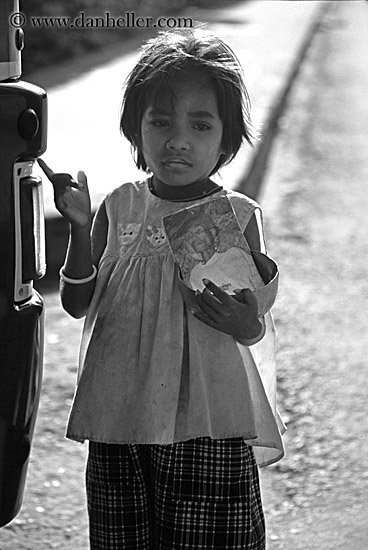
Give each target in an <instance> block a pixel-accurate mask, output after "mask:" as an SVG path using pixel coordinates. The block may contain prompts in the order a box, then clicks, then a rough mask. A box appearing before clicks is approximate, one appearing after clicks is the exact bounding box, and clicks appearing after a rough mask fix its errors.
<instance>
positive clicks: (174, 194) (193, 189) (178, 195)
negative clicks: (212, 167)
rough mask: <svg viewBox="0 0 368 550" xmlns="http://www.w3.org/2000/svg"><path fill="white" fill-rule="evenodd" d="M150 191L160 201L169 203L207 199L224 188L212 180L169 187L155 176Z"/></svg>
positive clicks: (151, 179)
mask: <svg viewBox="0 0 368 550" xmlns="http://www.w3.org/2000/svg"><path fill="white" fill-rule="evenodd" d="M149 188H150V191H151V192H152V193H153V194H154V195H156V197H159V198H160V199H164V200H168V201H179V202H185V201H192V200H196V199H201V198H203V197H207V196H209V195H212V194H213V193H216V192H217V191H220V189H222V187H221V186H220V185H217V184H216V183H215V182H213V181H212V180H210V178H205V179H203V180H200V181H195V182H193V183H189V184H188V185H179V186H176V185H167V183H164V182H163V181H161V180H159V179H158V178H156V177H155V176H152V178H150V180H149Z"/></svg>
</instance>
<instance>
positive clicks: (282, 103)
mask: <svg viewBox="0 0 368 550" xmlns="http://www.w3.org/2000/svg"><path fill="white" fill-rule="evenodd" d="M332 4H333V1H332V0H329V1H328V2H322V3H321V7H320V8H319V9H318V10H317V13H316V15H315V17H314V20H313V22H312V23H311V25H310V27H309V28H308V30H307V32H306V35H305V37H304V40H303V42H302V44H301V46H300V48H299V50H298V52H297V54H296V56H295V60H294V62H293V64H292V66H291V69H290V71H289V74H288V76H287V78H286V81H285V85H284V87H283V88H282V90H281V92H280V94H279V96H278V97H277V99H276V101H275V103H274V105H273V107H271V109H270V114H269V116H268V119H267V120H266V122H265V124H264V126H263V128H264V130H263V132H262V135H261V138H260V142H259V145H258V146H256V150H255V152H254V153H253V155H252V159H251V161H250V163H249V168H248V169H247V171H246V173H245V175H244V177H243V178H241V180H240V181H239V182H238V184H237V185H236V187H235V188H234V190H235V191H238V192H240V193H244V194H245V195H247V196H248V197H250V198H252V199H254V200H257V197H258V196H259V194H260V191H261V187H262V183H263V178H264V175H265V172H266V170H267V164H268V160H269V157H270V154H271V151H272V146H273V143H274V140H275V138H276V137H277V134H278V132H279V129H280V128H279V124H278V122H279V119H280V117H281V116H282V115H283V113H284V112H285V109H286V107H287V101H288V99H289V95H290V93H291V91H292V88H293V85H294V84H295V82H296V80H297V77H298V75H299V72H300V69H301V67H302V65H303V61H304V60H305V58H306V55H307V52H308V50H309V48H310V46H311V44H312V42H313V39H314V37H315V35H316V33H317V32H318V30H319V29H320V27H321V26H322V25H323V23H324V18H325V16H326V13H327V12H328V10H329V9H330V8H331V6H332Z"/></svg>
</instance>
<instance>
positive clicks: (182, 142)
mask: <svg viewBox="0 0 368 550" xmlns="http://www.w3.org/2000/svg"><path fill="white" fill-rule="evenodd" d="M189 148H190V143H189V139H188V136H187V135H186V133H185V132H183V131H177V132H175V134H174V135H172V136H171V137H170V139H169V140H168V141H167V142H166V149H168V150H169V151H170V150H172V151H187V150H188V149H189Z"/></svg>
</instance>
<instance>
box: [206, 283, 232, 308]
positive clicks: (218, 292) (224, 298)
mask: <svg viewBox="0 0 368 550" xmlns="http://www.w3.org/2000/svg"><path fill="white" fill-rule="evenodd" d="M203 283H204V285H205V286H206V288H207V289H208V290H209V291H210V292H211V293H212V294H213V295H214V296H215V297H216V298H217V300H218V301H220V302H221V303H222V304H225V305H229V303H230V299H229V298H230V296H229V295H228V293H227V292H225V291H224V290H222V289H221V288H220V287H218V286H217V285H215V283H213V282H212V281H210V280H209V279H203Z"/></svg>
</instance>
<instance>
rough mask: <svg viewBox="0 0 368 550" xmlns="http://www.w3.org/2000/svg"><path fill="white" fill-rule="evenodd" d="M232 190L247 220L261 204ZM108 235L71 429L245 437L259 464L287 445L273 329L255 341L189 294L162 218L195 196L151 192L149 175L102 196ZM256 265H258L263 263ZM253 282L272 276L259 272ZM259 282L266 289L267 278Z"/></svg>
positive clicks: (121, 439) (145, 437) (160, 436)
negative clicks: (193, 303)
mask: <svg viewBox="0 0 368 550" xmlns="http://www.w3.org/2000/svg"><path fill="white" fill-rule="evenodd" d="M222 195H227V196H228V197H229V199H230V201H231V204H232V206H233V208H234V210H235V213H236V216H237V218H238V221H239V225H240V227H241V229H242V231H244V229H245V227H246V226H247V223H248V221H249V219H250V218H251V216H252V214H253V213H254V212H255V211H257V210H259V207H258V205H257V204H256V203H255V202H254V201H252V200H251V199H249V198H247V197H245V196H244V195H242V194H239V193H236V192H233V191H226V190H221V191H219V192H217V193H215V194H214V195H212V196H211V197H210V198H205V199H200V200H198V201H193V202H191V204H197V203H200V202H203V201H205V200H209V199H211V200H212V199H213V198H215V197H217V196H222ZM105 206H106V212H107V217H108V223H109V228H108V237H107V246H106V249H105V251H104V253H103V255H102V257H101V260H100V264H99V269H98V276H97V280H96V287H95V292H94V295H93V298H92V301H91V304H90V307H89V310H88V313H87V316H86V320H85V324H84V329H83V335H82V343H81V351H80V367H79V372H78V384H77V388H76V392H75V396H74V400H73V405H72V409H71V412H70V416H69V422H68V427H67V433H66V436H67V437H68V438H70V439H74V440H76V441H80V442H83V441H84V440H86V439H88V440H91V441H97V442H101V443H119V444H129V443H130V444H133V443H135V444H159V445H165V444H170V443H175V442H178V441H186V440H189V439H194V438H197V437H206V436H209V437H211V438H213V439H226V438H234V437H242V438H243V439H244V440H245V441H246V442H247V443H248V444H249V445H252V446H253V447H254V448H253V451H254V454H255V456H256V460H257V462H258V464H259V465H260V466H262V465H266V464H270V463H272V462H275V461H276V460H279V459H280V458H281V457H282V456H283V454H284V451H283V444H282V439H281V435H280V431H281V432H282V431H283V430H284V427H283V424H282V422H281V420H280V418H279V416H278V413H277V411H276V369H275V359H274V337H275V330H274V325H273V321H272V317H271V314H270V313H269V312H268V313H266V314H265V323H266V335H265V336H264V338H263V339H262V340H261V341H260V342H259V343H258V344H256V345H254V346H251V347H247V346H244V345H241V344H239V343H237V342H236V340H235V339H234V338H233V337H232V336H230V335H227V334H223V333H221V332H219V331H217V330H215V329H213V328H211V327H208V326H207V325H205V324H204V323H202V322H201V321H199V320H198V319H196V318H195V317H194V315H193V314H192V313H191V311H190V309H189V308H188V307H187V306H186V305H185V302H184V300H183V296H182V293H181V291H180V288H179V282H178V276H177V270H176V266H175V263H174V259H173V256H172V253H171V251H170V248H169V245H168V242H167V239H166V237H165V234H164V231H163V227H162V222H161V219H162V217H163V216H166V215H168V214H171V213H173V212H176V211H177V210H180V209H182V208H184V207H185V206H188V203H186V202H172V201H168V200H163V199H160V198H158V197H156V196H155V195H153V194H152V193H151V191H150V189H149V186H148V183H147V181H143V182H134V183H126V184H123V185H122V186H120V187H118V188H117V189H115V190H114V191H112V192H111V193H110V194H109V195H108V196H107V197H106V198H105ZM255 271H256V272H257V270H255ZM256 279H257V280H256V281H255V287H256V288H258V289H259V288H260V287H262V286H264V285H265V283H264V282H263V280H262V278H261V277H260V276H259V275H258V272H257V277H256ZM261 290H262V289H261Z"/></svg>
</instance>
